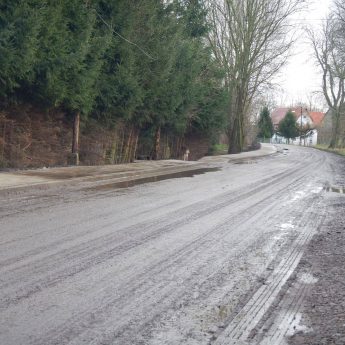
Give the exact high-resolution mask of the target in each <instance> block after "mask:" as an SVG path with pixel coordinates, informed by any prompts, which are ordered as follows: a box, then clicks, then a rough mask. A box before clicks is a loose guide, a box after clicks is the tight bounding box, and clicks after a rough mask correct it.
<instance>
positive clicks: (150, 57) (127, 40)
mask: <svg viewBox="0 0 345 345" xmlns="http://www.w3.org/2000/svg"><path fill="white" fill-rule="evenodd" d="M93 10H94V11H95V12H96V14H97V16H98V17H99V18H100V19H101V21H102V22H103V23H104V24H105V25H106V26H107V27H108V28H109V29H110V30H111V32H112V33H113V34H115V35H116V36H118V37H120V38H121V39H122V40H123V41H125V42H127V43H129V44H131V45H132V46H135V47H136V48H138V49H139V50H140V51H141V52H142V53H143V54H144V55H146V56H147V57H148V58H149V59H151V60H154V61H155V60H157V59H156V58H154V57H153V56H152V55H151V54H149V53H148V52H146V51H145V50H144V49H143V48H141V47H140V46H139V45H138V44H136V43H134V42H132V41H130V40H129V39H127V38H126V37H124V36H122V35H121V34H120V33H118V32H117V31H115V30H114V29H113V27H112V26H111V25H110V24H109V23H107V22H106V21H105V20H104V18H103V17H102V16H101V15H100V14H99V13H98V12H97V11H96V10H95V9H93Z"/></svg>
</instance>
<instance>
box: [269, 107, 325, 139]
mask: <svg viewBox="0 0 345 345" xmlns="http://www.w3.org/2000/svg"><path fill="white" fill-rule="evenodd" d="M288 111H291V112H292V113H293V114H294V115H295V118H296V124H297V126H298V127H299V128H303V129H304V131H305V135H302V136H301V137H297V138H295V139H294V140H290V143H292V144H295V145H304V146H314V145H316V144H317V134H318V128H319V127H320V125H321V123H322V120H323V118H324V116H325V114H324V113H322V112H320V111H309V110H308V109H306V108H303V107H290V108H284V107H283V108H276V109H274V110H273V111H272V113H271V118H272V122H273V127H274V129H275V130H277V129H278V126H279V122H280V121H282V120H283V119H284V117H285V115H286V113H287V112H288ZM272 142H273V143H282V144H285V143H287V139H285V138H284V137H282V136H280V135H278V134H276V133H275V134H274V135H273V137H272Z"/></svg>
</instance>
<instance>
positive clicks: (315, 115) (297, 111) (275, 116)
mask: <svg viewBox="0 0 345 345" xmlns="http://www.w3.org/2000/svg"><path fill="white" fill-rule="evenodd" d="M288 111H292V112H293V114H294V115H295V118H296V120H297V119H298V118H299V117H300V116H301V113H302V112H303V111H306V112H307V114H308V115H309V117H310V118H311V120H312V121H313V124H314V125H315V126H318V125H320V124H321V122H322V120H323V118H324V117H325V114H324V113H322V112H320V111H308V110H307V109H302V108H301V107H290V108H284V107H282V108H276V109H274V110H273V111H272V113H271V118H272V122H273V124H274V125H278V124H279V122H280V121H281V120H283V118H284V117H285V115H286V113H287V112H288Z"/></svg>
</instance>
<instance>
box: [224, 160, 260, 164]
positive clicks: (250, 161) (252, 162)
mask: <svg viewBox="0 0 345 345" xmlns="http://www.w3.org/2000/svg"><path fill="white" fill-rule="evenodd" d="M229 163H234V164H257V163H258V162H257V161H254V160H244V161H238V162H234V161H231V160H229Z"/></svg>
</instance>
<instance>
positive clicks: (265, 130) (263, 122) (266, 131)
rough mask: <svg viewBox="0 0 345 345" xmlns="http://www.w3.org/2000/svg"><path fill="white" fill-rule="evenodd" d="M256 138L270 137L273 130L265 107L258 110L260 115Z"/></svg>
mask: <svg viewBox="0 0 345 345" xmlns="http://www.w3.org/2000/svg"><path fill="white" fill-rule="evenodd" d="M258 127H259V132H258V138H262V139H264V140H265V139H267V138H271V137H272V135H273V133H274V130H273V123H272V119H271V117H270V113H269V110H268V108H267V107H264V108H263V109H262V110H261V112H260V117H259V121H258Z"/></svg>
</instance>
